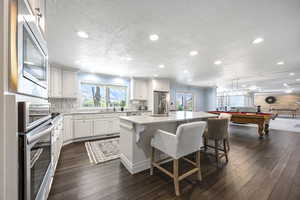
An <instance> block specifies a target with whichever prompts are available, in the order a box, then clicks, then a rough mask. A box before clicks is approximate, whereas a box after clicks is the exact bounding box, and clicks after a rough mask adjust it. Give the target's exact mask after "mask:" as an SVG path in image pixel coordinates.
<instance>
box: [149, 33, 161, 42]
mask: <svg viewBox="0 0 300 200" xmlns="http://www.w3.org/2000/svg"><path fill="white" fill-rule="evenodd" d="M149 39H150V40H151V41H157V40H158V39H159V36H158V35H156V34H152V35H150V36H149Z"/></svg>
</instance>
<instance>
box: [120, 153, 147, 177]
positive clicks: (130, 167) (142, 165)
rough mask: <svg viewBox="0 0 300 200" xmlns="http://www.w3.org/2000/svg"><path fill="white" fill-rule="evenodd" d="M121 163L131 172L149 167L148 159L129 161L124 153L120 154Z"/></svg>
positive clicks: (137, 171) (134, 172)
mask: <svg viewBox="0 0 300 200" xmlns="http://www.w3.org/2000/svg"><path fill="white" fill-rule="evenodd" d="M120 159H121V163H122V164H123V165H124V166H125V168H126V169H127V170H128V171H129V172H130V173H131V174H136V173H139V172H141V171H144V170H147V169H150V159H148V160H143V161H140V162H137V163H131V162H130V161H129V160H128V159H127V157H126V156H125V155H124V154H122V153H121V154H120Z"/></svg>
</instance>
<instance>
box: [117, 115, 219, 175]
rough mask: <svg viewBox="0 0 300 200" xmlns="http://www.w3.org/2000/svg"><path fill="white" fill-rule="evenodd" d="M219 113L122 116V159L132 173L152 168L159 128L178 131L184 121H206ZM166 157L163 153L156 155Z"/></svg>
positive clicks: (173, 131)
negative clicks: (153, 150) (152, 150)
mask: <svg viewBox="0 0 300 200" xmlns="http://www.w3.org/2000/svg"><path fill="white" fill-rule="evenodd" d="M215 117H217V115H215V114H211V113H206V112H189V111H177V112H171V113H170V114H169V115H167V116H151V115H150V116H122V117H120V159H121V162H122V164H123V165H124V166H125V167H126V168H127V170H128V171H129V172H130V173H131V174H136V173H138V172H141V171H143V170H146V169H149V168H150V154H151V145H150V143H151V138H152V136H153V134H154V133H155V131H156V130H157V129H161V130H164V131H168V132H172V133H174V134H175V133H176V129H177V127H178V125H180V124H182V123H188V122H195V121H205V120H207V119H208V118H215ZM156 157H157V158H164V155H163V154H160V155H156Z"/></svg>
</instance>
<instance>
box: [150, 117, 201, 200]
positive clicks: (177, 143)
mask: <svg viewBox="0 0 300 200" xmlns="http://www.w3.org/2000/svg"><path fill="white" fill-rule="evenodd" d="M205 127H206V122H192V123H186V124H182V125H180V126H179V127H178V128H177V130H176V134H174V133H170V132H166V131H163V130H157V131H156V133H155V134H154V136H153V138H152V140H151V146H152V153H151V169H150V174H151V175H153V168H154V167H156V168H157V169H159V170H161V171H162V172H164V173H165V174H167V175H168V176H170V177H171V178H173V179H174V186H175V193H176V195H177V196H179V195H180V192H179V181H181V180H182V179H184V178H186V177H188V176H190V175H192V174H194V173H196V172H197V173H198V179H199V180H201V179H202V177H201V168H200V148H201V146H203V144H202V135H203V132H204V130H205ZM156 149H158V150H159V151H161V152H163V153H165V154H167V155H168V156H170V157H171V158H172V160H173V173H171V172H169V171H168V170H166V169H164V168H163V167H161V166H160V164H162V163H164V162H165V161H166V159H163V160H160V161H155V157H154V156H155V150H156ZM194 152H196V162H194V161H192V160H190V159H188V158H185V157H184V156H187V155H189V154H192V153H194ZM180 158H183V159H184V160H185V161H187V162H189V163H191V164H192V165H194V166H195V168H193V169H192V170H190V171H188V172H186V173H184V174H182V175H179V170H178V168H179V165H178V160H179V159H180Z"/></svg>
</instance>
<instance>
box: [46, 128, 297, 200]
mask: <svg viewBox="0 0 300 200" xmlns="http://www.w3.org/2000/svg"><path fill="white" fill-rule="evenodd" d="M230 132H231V138H230V143H231V151H230V154H229V156H230V157H229V159H230V160H229V163H228V164H225V163H224V161H223V167H222V168H221V169H217V168H216V167H215V163H214V159H213V158H212V157H210V156H207V155H204V154H202V157H201V167H202V173H203V181H201V182H198V181H197V180H196V179H197V177H196V176H191V177H190V178H188V179H187V180H183V181H182V182H181V183H180V186H181V193H182V195H181V196H180V197H176V196H175V195H174V187H173V182H172V179H170V178H169V177H167V176H165V175H164V174H162V173H161V172H159V171H158V170H155V173H154V175H153V176H150V175H149V172H148V171H144V172H141V173H138V174H135V175H131V174H130V173H129V172H128V171H127V170H126V169H125V167H124V166H122V164H121V163H120V160H118V159H117V160H113V161H110V162H107V163H104V164H100V165H92V164H91V163H90V162H89V158H88V156H87V153H86V149H85V146H84V143H74V144H70V145H67V146H65V147H63V149H62V153H61V156H60V160H59V163H58V166H57V171H56V174H55V177H54V182H53V186H52V189H51V192H50V196H49V199H50V200H68V199H71V200H79V199H80V200H117V199H118V200H121V199H122V200H123V199H128V200H129V199H130V200H132V199H143V200H150V199H161V200H162V199H163V200H175V199H187V200H196V199H201V200H217V199H222V200H223V199H224V200H227V199H228V200H232V199H234V200H239V199H240V200H246V199H259V200H277V199H288V200H296V199H300V156H299V155H300V133H292V132H286V131H277V130H271V131H270V136H269V137H268V138H265V139H263V140H260V139H258V137H257V135H256V128H253V127H243V126H231V128H230ZM180 164H181V166H182V168H183V169H187V167H188V165H186V164H185V163H183V162H180ZM165 167H167V168H169V169H171V167H172V166H171V165H170V164H168V163H167V164H165Z"/></svg>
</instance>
